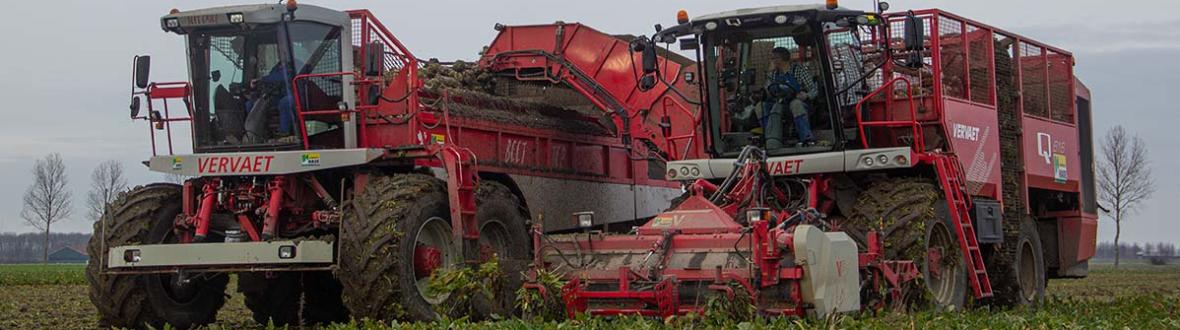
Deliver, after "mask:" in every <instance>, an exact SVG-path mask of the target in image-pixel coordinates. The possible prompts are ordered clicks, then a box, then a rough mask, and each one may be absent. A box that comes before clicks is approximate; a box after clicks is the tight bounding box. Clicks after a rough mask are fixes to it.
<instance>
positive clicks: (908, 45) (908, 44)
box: [902, 11, 926, 50]
mask: <svg viewBox="0 0 1180 330" xmlns="http://www.w3.org/2000/svg"><path fill="white" fill-rule="evenodd" d="M925 25H926V24H925V22H923V21H922V19H921V18H918V17H917V16H914V12H912V11H911V12H909V14H906V16H905V27H904V28H903V29H904V30H905V31H904V33H903V34H902V36H903V38H904V42H903V43H904V44H905V49H906V50H922V49H923V48H925V46H926V45H925V40H923V39H924V38H925V34H926V33H925V32H926V26H925Z"/></svg>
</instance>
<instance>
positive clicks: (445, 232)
mask: <svg viewBox="0 0 1180 330" xmlns="http://www.w3.org/2000/svg"><path fill="white" fill-rule="evenodd" d="M447 205H448V202H447V190H446V187H445V186H444V184H443V182H442V181H439V180H438V179H435V178H434V177H430V176H427V175H422V174H398V175H391V176H382V175H373V176H371V177H370V178H369V181H368V184H367V185H366V186H365V188H364V191H363V192H362V193H360V194H359V195H358V196H356V198H355V199H354V200H353V201H352V202H351V203H350V204H349V205H347V206H346V207H345V210H344V220H343V221H342V228H341V240H340V245H341V246H340V269H339V271H338V272H337V276H339V277H340V281H341V283H342V284H343V285H344V287H343V292H344V304H345V306H347V307H348V309H349V311H350V312H351V313H352V316H353V317H354V318H357V319H371V320H392V319H405V320H414V321H418V320H432V319H434V318H436V317H437V316H436V314H435V312H434V310H433V309H432V306H434V305H437V304H440V303H443V302H445V301H446V300H447V299H448V298H449V295H446V294H431V293H430V292H429V290H428V289H427V283H428V279H429V277H428V275H429V270H428V269H423V270H422V271H419V272H415V262H414V260H415V252H416V251H417V253H418V254H420V256H422V255H430V257H429V258H427V259H431V260H434V261H436V262H438V265H439V266H442V267H452V266H454V265H457V264H459V263H461V262H462V255H460V251H461V249H460V248H461V246H460V244H462V242H455V241H454V240H453V239H452V238H451V226H450V211H449V209H448V207H447ZM424 258H425V257H424Z"/></svg>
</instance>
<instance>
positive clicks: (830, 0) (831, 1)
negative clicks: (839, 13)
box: [828, 0, 840, 9]
mask: <svg viewBox="0 0 1180 330" xmlns="http://www.w3.org/2000/svg"><path fill="white" fill-rule="evenodd" d="M837 7H840V3H839V1H836V0H828V9H836V8H837Z"/></svg>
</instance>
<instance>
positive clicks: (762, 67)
mask: <svg viewBox="0 0 1180 330" xmlns="http://www.w3.org/2000/svg"><path fill="white" fill-rule="evenodd" d="M916 22H917V24H921V21H916ZM680 23H681V24H679V25H677V26H674V27H671V28H668V29H664V30H661V31H659V32H658V33H657V34H656V35H655V36H654V37H653V38H652V41H653V42H655V43H657V44H658V43H667V44H671V43H676V42H679V44H680V48H681V49H690V50H696V52H697V57H698V59H699V61H700V68H701V71H702V72H701V74H702V75H703V76H704V79H703V80H704V83H703V86H702V91H701V94H702V95H703V97H702V99H703V107H704V108H705V109H706V110H704V111H703V112H704V113H705V116H704V118H705V120H704V122H705V127H704V130H705V136H706V138H705V142H706V144H707V146H706V148H707V150H708V152H709V153H710V154H711V155H713V157H712V159H709V160H700V159H698V160H686V161H681V162H673V163H670V164H669V171H668V173H667V176H666V177H667V179H669V180H677V181H680V180H694V179H719V178H724V177H725V176H726V175H728V174H729V172H730V171H731V169H732V165H731V164H732V159H733V158H734V157H735V156H737V155H738V153H739V152H740V151H741V150H742V148H743V147H745V146H748V145H755V146H759V147H761V148H764V149H765V150H766V152H767V154H768V156H770V157H771V165H772V169H771V172H772V174H775V175H800V174H812V173H832V172H843V171H857V170H883V169H892V168H905V167H909V166H910V165H911V163H912V159H910V157H911V155H910V151H921V148H922V146H921V143H922V141H921V132H920V131H919V129H917V125H916V124H914V123H913V122H912V121H897V122H892V123H890V124H889V125H891V126H904V125H911V126H912V127H914V129H913V130H912V131H911V132H910V134H905V135H890V136H888V137H886V136H882V137H879V138H878V139H879V140H888V141H887V142H886V143H881V144H869V143H865V141H866V140H867V139H869V138H870V137H869V136H866V134H865V133H864V132H863V130H862V127H863V126H862V125H861V123H862V122H863V120H862V118H861V116H859V115H858V112H862V111H864V110H866V109H864V108H862V106H863V105H864V103H865V101H867V99H866V97H867V96H870V94H872V93H873V92H874V91H873V90H872V81H873V80H874V79H876V80H880V75H881V73H880V70H879V69H880V68H881V66H875V67H874V66H872V65H868V64H867V63H882V64H884V63H886V62H888V61H892V59H893V58H894V57H897V56H899V54H896V53H895V52H893V51H887V52H878V53H875V54H866V52H865V51H864V47H862V45H861V43H862V41H863V40H871V39H869V38H871V36H872V35H873V33H874V32H873V30H872V29H873V27H875V26H879V25H882V24H883V18H882V14H880V13H877V12H865V11H858V10H852V9H847V8H843V7H836V6H825V5H802V6H778V7H767V8H758V9H750V10H736V11H728V12H721V13H716V14H711V15H705V16H701V17H697V18H695V19H691V20H690V19H688V18H687V15H682V17H681V18H680ZM907 26H908V25H907ZM910 28H913V29H920V27H910ZM906 38H907V39H906V40H910V38H915V39H919V40H917V41H906V43H907V44H908V43H918V44H920V43H921V41H920V39H921V36H911V35H908V34H907V37H906ZM864 42H867V41H864ZM899 51H901V50H900V49H899ZM869 57H875V58H869ZM869 146H874V147H875V148H868V147H869ZM878 160H883V161H878Z"/></svg>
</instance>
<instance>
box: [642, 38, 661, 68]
mask: <svg viewBox="0 0 1180 330" xmlns="http://www.w3.org/2000/svg"><path fill="white" fill-rule="evenodd" d="M659 70H660V68H659V66H658V63H657V59H656V47H652V46H650V45H649V46H648V47H644V48H643V74H652V73H655V72H656V71H659Z"/></svg>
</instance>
